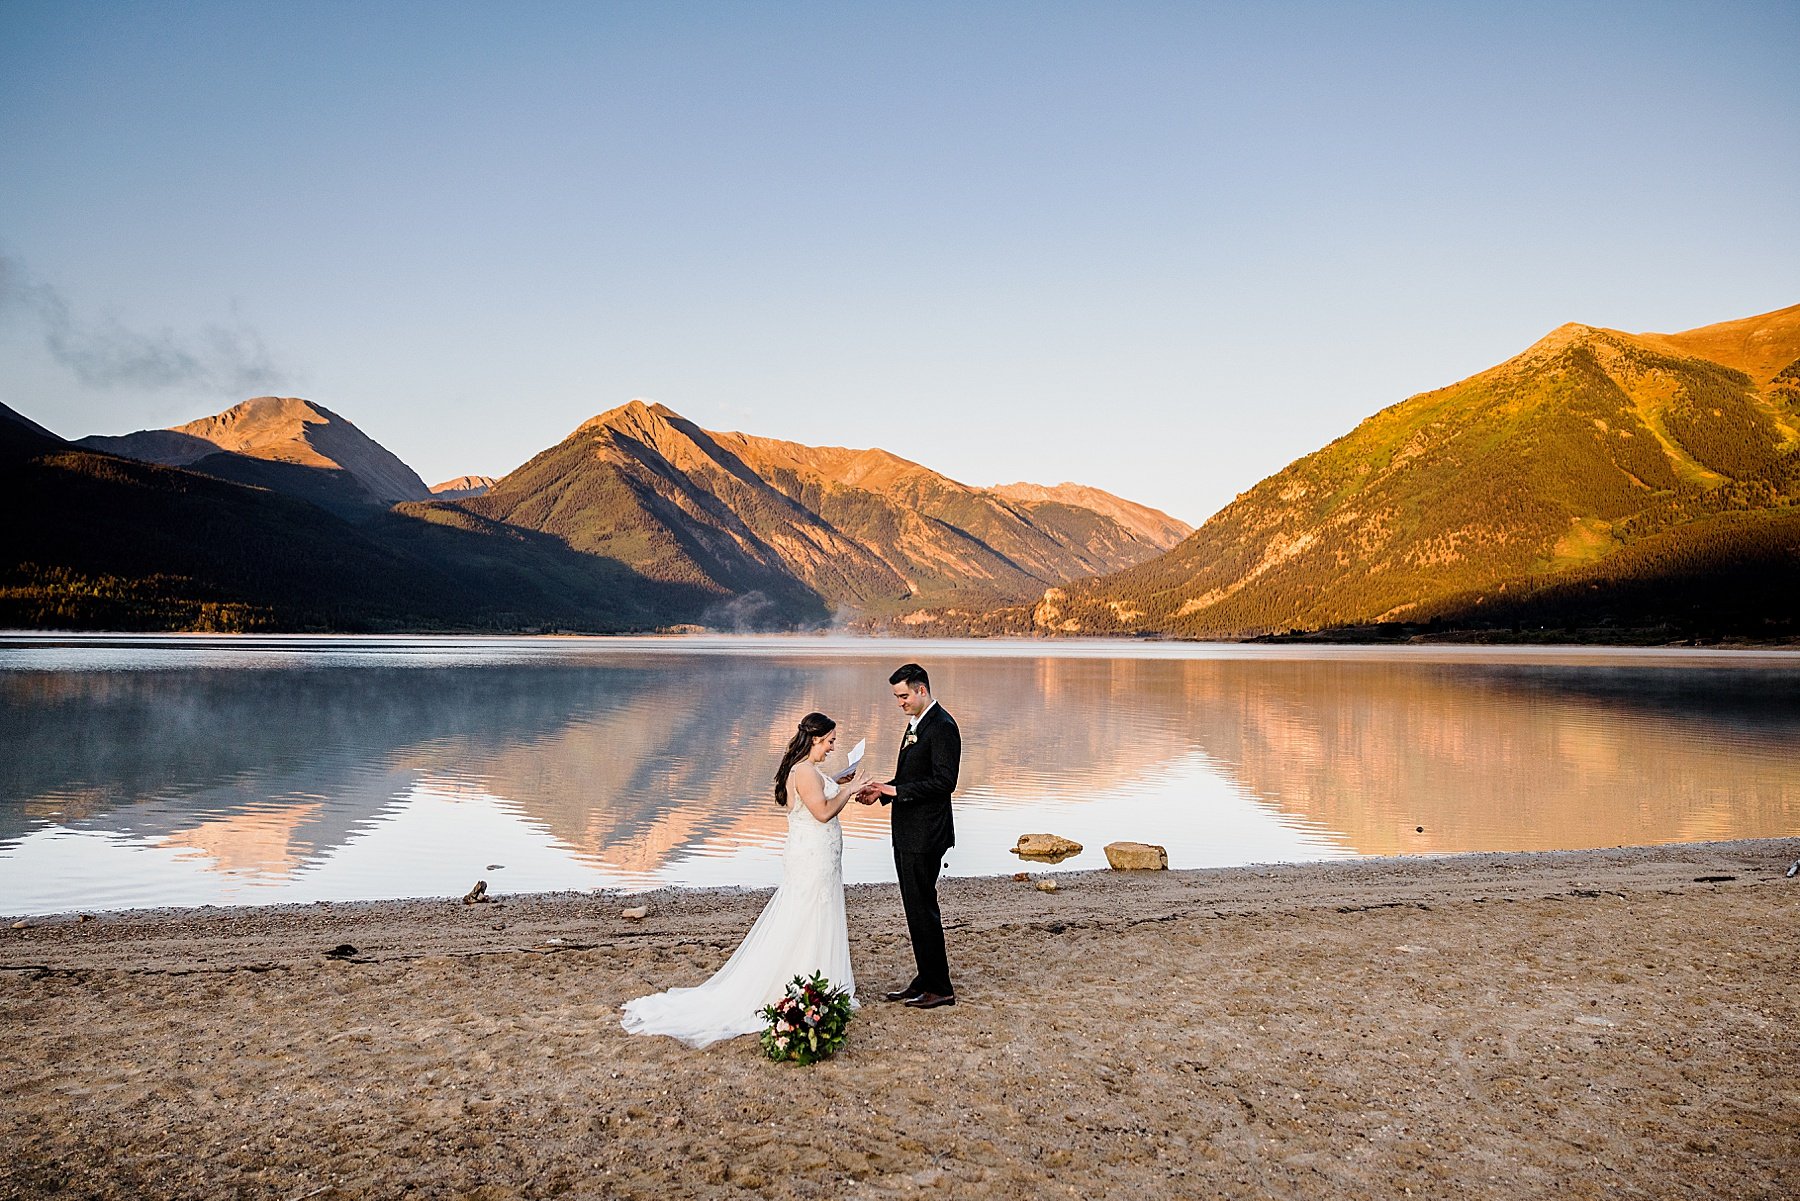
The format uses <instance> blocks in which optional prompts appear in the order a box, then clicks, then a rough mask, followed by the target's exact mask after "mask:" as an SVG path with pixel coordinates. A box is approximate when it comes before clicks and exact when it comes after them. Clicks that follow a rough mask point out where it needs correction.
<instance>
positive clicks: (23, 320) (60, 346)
mask: <svg viewBox="0 0 1800 1201" xmlns="http://www.w3.org/2000/svg"><path fill="white" fill-rule="evenodd" d="M0 315H3V316H4V317H5V318H6V320H8V321H9V322H12V321H16V322H18V323H19V324H21V325H25V326H28V327H30V332H31V333H32V334H33V335H34V336H38V337H41V338H42V339H43V342H44V348H45V349H46V350H48V351H49V352H50V356H51V357H52V358H53V359H55V360H56V361H57V362H58V363H60V364H61V365H62V366H63V367H65V368H67V369H68V371H69V372H70V374H72V375H73V376H74V377H75V378H76V379H78V380H80V381H81V382H82V383H83V384H86V385H88V386H89V387H95V388H137V389H157V388H197V389H205V390H207V391H210V392H216V393H220V394H223V395H229V396H242V395H244V394H246V393H250V392H266V391H271V390H273V389H275V388H277V387H278V386H279V385H280V384H281V383H282V382H283V381H284V380H285V379H287V378H288V377H289V373H288V372H287V371H285V370H283V369H282V368H281V367H279V366H277V364H276V363H275V361H274V358H273V356H272V355H270V353H269V348H268V346H267V345H266V344H265V343H264V342H263V339H262V335H261V334H259V333H258V332H257V331H256V330H254V329H252V328H251V327H249V326H248V325H245V324H243V323H241V322H240V323H237V324H234V325H208V326H206V327H204V328H202V329H201V330H200V331H198V332H197V333H194V334H190V335H186V336H184V335H181V334H178V333H176V332H175V331H174V330H167V329H165V330H160V331H157V332H154V333H146V332H143V331H140V330H133V329H128V328H127V327H126V326H125V325H123V324H122V323H121V322H119V321H118V320H117V319H116V318H107V319H105V320H103V321H99V322H84V321H82V320H80V319H79V318H77V317H76V316H75V315H74V313H73V312H71V310H70V307H69V303H68V301H67V300H66V299H65V298H64V297H63V295H62V293H61V292H59V291H57V289H56V288H54V287H52V286H51V285H50V284H48V283H45V282H44V281H43V280H41V279H38V278H36V277H35V276H34V275H32V274H31V272H30V270H29V269H28V268H27V267H26V266H25V264H24V263H23V262H21V261H20V260H19V259H17V258H14V257H11V256H7V255H0Z"/></svg>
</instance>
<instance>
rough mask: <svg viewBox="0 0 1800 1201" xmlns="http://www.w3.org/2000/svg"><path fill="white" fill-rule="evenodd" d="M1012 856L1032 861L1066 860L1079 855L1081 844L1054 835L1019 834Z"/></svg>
mask: <svg viewBox="0 0 1800 1201" xmlns="http://www.w3.org/2000/svg"><path fill="white" fill-rule="evenodd" d="M1013 854H1015V855H1024V856H1027V857H1029V858H1032V859H1067V858H1068V857H1069V856H1070V855H1079V854H1081V844H1080V843H1078V842H1075V841H1073V840H1071V839H1067V838H1063V837H1061V836H1059V835H1056V834H1021V835H1019V842H1018V845H1017V846H1015V847H1013Z"/></svg>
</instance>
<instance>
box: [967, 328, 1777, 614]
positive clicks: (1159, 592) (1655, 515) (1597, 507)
mask: <svg viewBox="0 0 1800 1201" xmlns="http://www.w3.org/2000/svg"><path fill="white" fill-rule="evenodd" d="M1709 356H1713V357H1709ZM1784 360H1785V361H1784ZM1797 450H1800V306H1796V307H1793V308H1788V309H1783V310H1780V311H1779V312H1775V313H1768V314H1764V315H1762V316H1759V317H1753V318H1748V319H1745V320H1742V321H1732V322H1726V323H1723V324H1720V325H1714V326H1707V327H1705V328H1703V329H1698V330H1691V331H1688V332H1686V333H1682V334H1646V335H1633V334H1626V333H1622V332H1620V331H1618V330H1610V329H1600V328H1596V327H1592V326H1586V325H1565V326H1563V327H1561V328H1559V329H1557V330H1555V331H1553V332H1552V333H1550V334H1549V335H1547V336H1546V337H1544V338H1543V339H1541V340H1540V341H1539V342H1537V343H1536V344H1534V345H1533V346H1531V347H1529V348H1528V349H1526V350H1525V351H1524V352H1523V353H1521V354H1520V355H1518V356H1516V357H1514V358H1512V359H1509V360H1507V361H1506V362H1504V363H1501V364H1500V365H1498V366H1496V367H1493V368H1490V369H1489V370H1487V371H1484V372H1482V373H1480V374H1479V375H1475V376H1472V377H1470V378H1469V379H1466V380H1464V381H1462V382H1461V383H1458V384H1453V385H1451V386H1450V387H1447V388H1442V389H1439V390H1437V391H1434V392H1427V393H1424V394H1422V395H1419V396H1414V397H1412V398H1411V399H1409V400H1406V401H1403V402H1402V403H1400V404H1397V405H1394V406H1392V407H1391V408H1388V409H1384V410H1382V411H1381V412H1380V413H1377V414H1375V415H1374V416H1373V417H1370V418H1369V419H1368V420H1366V421H1364V422H1363V423H1362V424H1361V425H1359V426H1357V427H1356V429H1354V430H1353V431H1351V432H1350V433H1349V434H1346V435H1345V436H1344V437H1342V438H1339V439H1338V440H1337V441H1335V442H1332V443H1331V444H1330V445H1328V446H1326V447H1324V448H1322V449H1321V450H1318V451H1316V452H1314V453H1313V454H1310V455H1307V456H1306V457H1305V458H1302V459H1300V460H1297V461H1296V462H1294V463H1292V464H1290V465H1289V466H1288V467H1286V468H1284V469H1283V470H1282V471H1280V472H1278V473H1276V474H1275V475H1273V476H1271V477H1269V478H1268V479H1266V480H1264V481H1262V482H1261V483H1259V484H1258V485H1256V486H1255V487H1254V488H1252V489H1250V490H1249V491H1248V492H1245V493H1243V494H1242V495H1240V496H1239V497H1238V498H1237V499H1236V500H1235V501H1233V502H1232V503H1231V504H1230V505H1228V506H1227V507H1226V508H1225V509H1223V510H1221V511H1220V512H1219V513H1218V514H1217V515H1216V516H1215V517H1213V518H1212V519H1211V520H1210V521H1208V522H1206V524H1205V525H1203V526H1202V527H1201V528H1200V529H1199V530H1198V531H1196V532H1195V533H1194V534H1193V535H1192V536H1191V537H1189V538H1188V539H1187V540H1186V541H1184V542H1183V543H1182V544H1181V545H1180V546H1178V547H1176V548H1175V549H1174V550H1173V551H1171V552H1170V553H1168V554H1167V555H1164V556H1162V557H1160V558H1158V559H1155V560H1152V561H1150V562H1148V563H1145V564H1143V565H1141V566H1139V567H1136V568H1133V569H1129V570H1126V571H1123V572H1120V573H1117V574H1114V575H1112V576H1108V577H1106V578H1104V579H1098V580H1089V581H1082V582H1080V583H1077V584H1074V585H1071V586H1069V587H1067V588H1061V589H1050V590H1047V591H1046V592H1045V593H1044V594H1043V596H1042V598H1041V599H1040V600H1039V601H1038V602H1037V603H1036V604H1035V605H1033V606H1028V607H1019V608H1015V609H1013V610H1010V611H988V612H986V613H982V614H961V615H954V616H952V617H951V618H949V619H947V620H946V621H945V623H944V624H945V625H947V626H955V625H956V624H958V623H961V624H963V625H966V626H969V627H972V628H984V629H989V630H1013V631H1016V632H1023V631H1027V630H1029V631H1035V632H1048V633H1068V634H1104V633H1123V632H1136V631H1147V632H1163V633H1171V634H1176V635H1181V636H1187V637H1209V636H1227V635H1240V634H1257V633H1268V632H1282V631H1288V630H1292V629H1302V630H1305V629H1318V628H1324V627H1333V626H1344V625H1356V624H1363V623H1380V622H1402V621H1423V620H1425V619H1427V618H1428V617H1434V616H1435V617H1438V618H1440V619H1444V620H1457V621H1469V620H1477V619H1482V620H1485V618H1483V616H1482V614H1483V606H1487V608H1488V611H1489V612H1491V613H1492V614H1493V615H1494V616H1493V618H1492V619H1493V620H1503V621H1516V620H1524V619H1526V617H1525V611H1523V610H1520V609H1519V608H1518V606H1517V605H1515V604H1509V603H1503V602H1505V601H1506V600H1507V598H1516V597H1518V596H1519V595H1520V593H1521V592H1522V591H1524V592H1530V593H1533V594H1541V595H1539V600H1540V602H1541V604H1540V606H1539V607H1538V608H1534V609H1532V610H1531V612H1533V613H1537V612H1551V611H1556V612H1564V613H1567V614H1568V616H1567V618H1566V619H1567V620H1568V621H1571V622H1573V621H1577V620H1586V619H1588V618H1592V617H1596V616H1603V615H1604V610H1605V607H1606V604H1607V603H1608V598H1609V597H1611V595H1612V590H1613V589H1614V588H1615V586H1624V585H1627V584H1629V588H1630V590H1632V593H1633V595H1636V596H1638V597H1639V600H1640V601H1645V600H1647V599H1648V598H1650V597H1652V596H1654V595H1656V594H1657V590H1658V588H1659V587H1663V588H1666V589H1672V590H1674V591H1673V592H1670V593H1669V594H1668V595H1667V596H1666V597H1665V600H1666V601H1667V603H1660V604H1655V605H1648V606H1647V607H1646V605H1645V604H1642V603H1640V604H1637V605H1636V606H1635V607H1632V608H1631V612H1632V613H1633V614H1635V617H1631V618H1629V619H1631V620H1636V619H1639V618H1647V617H1648V616H1650V615H1651V614H1652V613H1654V612H1663V613H1672V612H1675V611H1677V610H1680V611H1682V612H1690V613H1691V611H1692V610H1694V609H1695V608H1696V607H1698V608H1699V609H1702V610H1704V609H1705V608H1706V597H1705V595H1704V590H1705V587H1706V585H1705V584H1704V583H1703V581H1704V580H1706V579H1715V580H1718V581H1720V582H1721V583H1722V582H1723V581H1725V580H1727V579H1730V580H1733V581H1735V582H1736V583H1737V584H1742V583H1743V582H1744V580H1745V579H1746V578H1751V579H1764V578H1767V579H1773V578H1775V577H1774V576H1771V575H1770V574H1769V573H1770V572H1777V573H1779V572H1782V571H1788V572H1791V570H1792V565H1793V563H1794V562H1795V561H1796V560H1797V559H1800V543H1797V542H1796V541H1795V528H1796V527H1795V523H1794V521H1793V520H1792V518H1793V515H1794V513H1795V512H1796V510H1795V508H1794V506H1795V505H1796V503H1800V470H1797V465H1800V459H1796V451H1797ZM1734 563H1739V564H1750V563H1754V564H1758V565H1760V566H1757V567H1756V568H1754V570H1748V571H1743V570H1738V569H1736V568H1733V567H1731V565H1732V564H1734ZM1683 565H1685V566H1683ZM1666 573H1673V574H1666ZM1721 573H1723V574H1721ZM1665 575H1666V581H1665V583H1664V584H1659V583H1658V581H1659V580H1664V579H1665ZM1575 581H1579V584H1580V591H1581V596H1582V597H1583V598H1586V599H1585V600H1584V605H1585V607H1584V608H1583V609H1582V613H1583V614H1585V616H1581V617H1578V616H1577V615H1576V614H1575V613H1574V612H1573V611H1571V610H1569V608H1568V606H1569V605H1570V604H1571V603H1572V602H1573V600H1574V597H1573V594H1571V593H1563V594H1552V593H1543V592H1542V589H1544V588H1546V587H1550V586H1552V585H1556V584H1559V583H1573V582H1575ZM1696 590H1699V591H1696ZM1675 593H1679V594H1680V595H1679V597H1676V596H1675ZM1760 595H1761V596H1762V603H1763V604H1766V605H1768V606H1770V608H1768V609H1765V610H1764V611H1763V612H1762V613H1761V616H1760V618H1759V622H1767V621H1774V622H1776V623H1777V624H1778V625H1780V624H1782V623H1787V624H1791V623H1792V622H1793V621H1794V619H1795V616H1796V602H1795V600H1794V599H1793V594H1792V593H1789V594H1787V596H1786V598H1785V599H1783V597H1782V596H1781V594H1780V593H1779V591H1776V592H1774V593H1772V594H1771V593H1769V592H1767V591H1765V592H1763V593H1761V594H1760ZM1721 599H1722V598H1721ZM1737 599H1740V600H1741V599H1743V598H1741V597H1740V598H1737ZM1553 600H1554V601H1555V602H1556V603H1554V604H1553V603H1552V601H1553ZM1733 603H1734V604H1735V601H1734V602H1733ZM1740 616H1743V614H1740ZM1621 619H1626V618H1623V617H1622V618H1621ZM1783 628H1785V626H1784V627H1783Z"/></svg>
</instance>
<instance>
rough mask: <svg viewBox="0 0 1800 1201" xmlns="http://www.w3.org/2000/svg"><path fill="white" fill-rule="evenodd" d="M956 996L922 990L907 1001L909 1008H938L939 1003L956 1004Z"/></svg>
mask: <svg viewBox="0 0 1800 1201" xmlns="http://www.w3.org/2000/svg"><path fill="white" fill-rule="evenodd" d="M954 1004H956V998H955V997H954V996H939V995H938V994H937V993H934V992H922V993H920V994H919V995H918V996H916V997H914V998H913V999H912V1000H910V1001H908V1002H907V1003H906V1007H907V1008H908V1009H936V1008H937V1007H938V1006H939V1005H954Z"/></svg>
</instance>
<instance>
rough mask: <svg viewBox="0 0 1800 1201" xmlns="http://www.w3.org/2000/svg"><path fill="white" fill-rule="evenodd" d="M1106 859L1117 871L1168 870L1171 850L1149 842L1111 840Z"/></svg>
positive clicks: (1107, 847) (1107, 846) (1107, 845)
mask: <svg viewBox="0 0 1800 1201" xmlns="http://www.w3.org/2000/svg"><path fill="white" fill-rule="evenodd" d="M1106 861H1107V862H1108V863H1109V864H1111V865H1112V866H1113V869H1114V870H1115V871H1121V872H1135V871H1145V872H1160V871H1166V870H1168V866H1169V852H1167V851H1165V850H1164V849H1163V848H1161V847H1159V846H1154V845H1152V844H1150V843H1147V842H1109V843H1107V844H1106Z"/></svg>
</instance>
